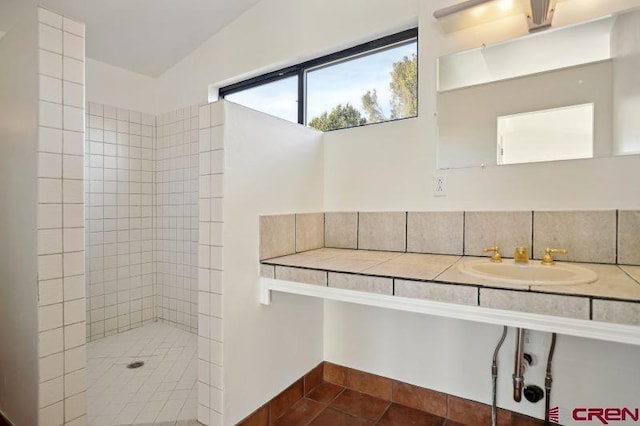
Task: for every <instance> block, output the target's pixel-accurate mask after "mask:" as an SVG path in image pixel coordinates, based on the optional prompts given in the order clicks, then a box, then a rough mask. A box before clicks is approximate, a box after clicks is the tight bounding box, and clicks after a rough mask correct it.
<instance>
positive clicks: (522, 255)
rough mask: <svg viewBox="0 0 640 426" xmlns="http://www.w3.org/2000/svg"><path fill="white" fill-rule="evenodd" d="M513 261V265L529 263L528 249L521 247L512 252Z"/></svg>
mask: <svg viewBox="0 0 640 426" xmlns="http://www.w3.org/2000/svg"><path fill="white" fill-rule="evenodd" d="M513 261H514V262H515V263H529V249H528V248H526V247H523V246H520V247H516V250H515V251H514V252H513Z"/></svg>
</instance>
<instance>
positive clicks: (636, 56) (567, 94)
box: [437, 10, 640, 169]
mask: <svg viewBox="0 0 640 426" xmlns="http://www.w3.org/2000/svg"><path fill="white" fill-rule="evenodd" d="M437 101H438V127H439V137H438V140H439V142H438V167H439V168H440V169H447V168H460V167H476V166H485V165H486V166H489V165H502V164H517V163H528V162H539V161H557V160H566V159H575V158H593V157H606V156H612V155H629V154H640V11H638V10H636V11H631V12H626V13H624V14H620V15H617V16H608V17H605V18H601V19H598V20H595V21H591V22H586V23H581V24H578V25H574V26H568V27H563V28H558V29H551V30H547V31H544V32H540V33H533V34H529V35H526V36H524V37H520V38H517V39H513V40H509V41H507V42H503V43H499V44H495V45H491V46H485V47H482V48H480V49H474V50H469V51H465V52H460V53H455V54H452V55H448V56H443V57H441V58H439V59H438V95H437Z"/></svg>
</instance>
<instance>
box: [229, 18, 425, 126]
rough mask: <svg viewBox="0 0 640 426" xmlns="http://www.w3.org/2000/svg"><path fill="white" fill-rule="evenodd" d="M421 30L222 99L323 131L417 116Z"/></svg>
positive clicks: (247, 85) (240, 87) (244, 85)
mask: <svg viewBox="0 0 640 426" xmlns="http://www.w3.org/2000/svg"><path fill="white" fill-rule="evenodd" d="M417 36H418V30H417V28H414V29H411V30H407V31H403V32H401V33H398V34H394V35H391V36H388V37H384V38H381V39H378V40H374V41H372V42H369V43H365V44H362V45H360V46H356V47H353V48H350V49H347V50H343V51H341V52H337V53H334V54H331V55H327V56H323V57H321V58H318V59H314V60H311V61H308V62H304V63H302V64H298V65H295V66H293V67H289V68H285V69H282V70H279V71H275V72H272V73H268V74H265V75H262V76H258V77H255V78H252V79H249V80H246V81H243V82H240V83H236V84H233V85H230V86H227V87H223V88H221V89H220V91H219V93H220V97H221V98H225V99H228V100H230V101H232V102H236V103H239V104H241V105H245V106H248V107H250V108H253V109H256V110H259V111H262V112H265V113H267V114H271V115H274V116H277V117H281V118H284V119H286V120H289V121H293V122H297V123H300V124H305V125H308V126H310V127H313V128H316V129H318V130H322V131H329V130H336V129H342V128H347V127H354V126H361V125H365V124H373V123H380V122H384V121H391V120H399V119H404V118H410V117H416V116H417V115H418V41H417Z"/></svg>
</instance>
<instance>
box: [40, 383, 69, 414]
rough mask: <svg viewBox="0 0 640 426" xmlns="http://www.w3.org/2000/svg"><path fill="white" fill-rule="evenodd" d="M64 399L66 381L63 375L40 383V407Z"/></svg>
mask: <svg viewBox="0 0 640 426" xmlns="http://www.w3.org/2000/svg"><path fill="white" fill-rule="evenodd" d="M63 399H64V382H63V379H62V377H58V378H55V379H53V380H49V381H48V382H44V383H41V384H40V396H39V402H40V408H42V407H46V406H48V405H51V404H54V403H56V402H58V401H62V400H63Z"/></svg>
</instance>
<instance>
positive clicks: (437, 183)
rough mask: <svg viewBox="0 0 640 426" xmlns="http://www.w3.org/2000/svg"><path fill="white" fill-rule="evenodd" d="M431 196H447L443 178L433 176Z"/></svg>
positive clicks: (445, 183) (445, 179)
mask: <svg viewBox="0 0 640 426" xmlns="http://www.w3.org/2000/svg"><path fill="white" fill-rule="evenodd" d="M433 195H434V196H436V197H445V196H446V195H447V178H446V177H444V176H435V177H434V178H433Z"/></svg>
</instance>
